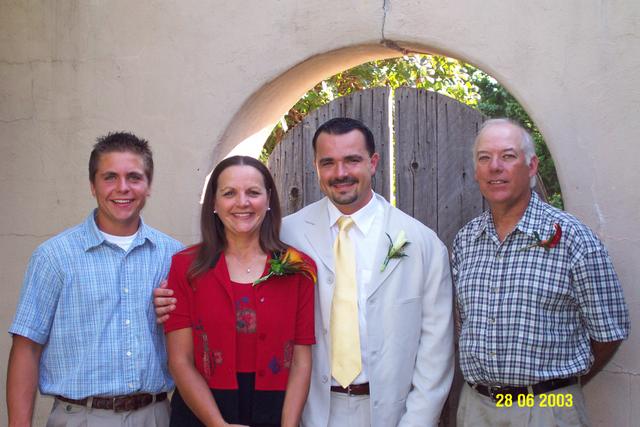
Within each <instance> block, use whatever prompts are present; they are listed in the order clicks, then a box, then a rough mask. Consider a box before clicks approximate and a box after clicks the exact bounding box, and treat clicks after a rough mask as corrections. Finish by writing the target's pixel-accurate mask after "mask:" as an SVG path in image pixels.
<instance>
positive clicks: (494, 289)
mask: <svg viewBox="0 0 640 427" xmlns="http://www.w3.org/2000/svg"><path fill="white" fill-rule="evenodd" d="M491 292H493V293H494V294H497V293H498V287H497V286H495V287H493V288H491Z"/></svg>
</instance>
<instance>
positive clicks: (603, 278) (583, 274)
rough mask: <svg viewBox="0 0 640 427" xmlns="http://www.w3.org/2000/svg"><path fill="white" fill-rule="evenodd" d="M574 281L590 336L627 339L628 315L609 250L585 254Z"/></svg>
mask: <svg viewBox="0 0 640 427" xmlns="http://www.w3.org/2000/svg"><path fill="white" fill-rule="evenodd" d="M572 279H573V283H574V289H575V292H576V297H577V300H578V303H579V305H580V312H581V315H582V317H583V320H584V323H585V325H586V328H587V331H588V333H589V337H590V338H591V339H593V340H594V341H599V342H609V341H618V340H623V339H626V338H627V336H628V334H629V312H628V309H627V306H626V304H625V301H624V296H623V293H622V287H621V286H620V283H619V281H618V277H617V275H616V273H615V270H614V269H613V265H612V264H611V260H610V259H609V256H608V254H607V251H606V249H604V248H602V249H600V250H597V251H592V252H589V253H587V254H585V256H584V257H583V258H582V259H581V260H580V261H579V262H577V263H576V264H575V265H574V266H573V268H572Z"/></svg>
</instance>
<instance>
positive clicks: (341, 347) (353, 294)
mask: <svg viewBox="0 0 640 427" xmlns="http://www.w3.org/2000/svg"><path fill="white" fill-rule="evenodd" d="M352 224H353V220H352V219H351V218H350V217H346V216H342V217H340V218H339V219H338V228H339V231H338V238H337V239H336V241H335V243H334V245H333V255H334V259H335V264H336V287H335V289H334V291H333V303H332V305H331V375H332V376H333V378H335V379H336V381H338V383H340V385H341V386H342V387H347V386H348V385H349V384H351V382H352V381H353V380H354V379H355V378H356V377H357V376H358V374H359V373H360V371H361V370H362V357H361V355H360V332H359V331H360V330H359V326H358V325H359V321H358V290H357V287H356V258H355V251H354V249H353V243H352V242H351V239H349V235H348V229H349V227H350V226H351V225H352Z"/></svg>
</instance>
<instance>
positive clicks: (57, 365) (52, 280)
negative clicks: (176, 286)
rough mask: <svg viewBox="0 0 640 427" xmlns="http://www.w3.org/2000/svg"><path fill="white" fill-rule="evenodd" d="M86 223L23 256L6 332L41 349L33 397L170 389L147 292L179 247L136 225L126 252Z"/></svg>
mask: <svg viewBox="0 0 640 427" xmlns="http://www.w3.org/2000/svg"><path fill="white" fill-rule="evenodd" d="M94 214H95V213H91V215H89V217H88V218H87V220H86V221H85V222H84V223H82V224H79V225H77V226H75V227H73V228H70V229H68V230H66V231H64V232H62V233H61V234H59V235H57V236H55V237H53V238H52V239H50V240H47V241H46V242H44V243H43V244H42V245H40V246H39V247H38V248H37V249H36V251H35V252H34V253H33V255H32V256H31V260H30V262H29V267H28V269H27V272H26V274H25V278H24V284H23V287H22V292H21V295H20V302H19V303H18V308H17V312H16V316H15V319H14V321H13V324H12V325H11V328H10V329H9V332H10V333H12V334H18V335H22V336H24V337H27V338H29V339H31V340H33V341H35V342H37V343H40V344H43V345H44V349H43V353H42V357H41V360H40V379H39V385H40V392H41V393H42V394H49V395H62V396H65V397H68V398H71V399H82V398H85V397H88V396H116V395H123V394H133V393H159V392H161V391H169V390H171V389H172V388H173V381H172V379H171V377H170V376H169V373H168V370H167V356H166V352H165V345H164V335H163V333H162V330H161V329H160V328H158V326H157V325H156V316H155V313H154V310H153V304H152V290H153V288H154V287H156V286H157V285H158V284H159V283H160V281H161V280H163V279H164V278H165V277H166V276H167V273H168V271H169V266H170V264H171V256H172V255H173V254H174V253H175V252H177V251H179V250H180V249H181V248H182V247H183V246H182V244H181V243H180V242H178V241H177V240H174V239H172V238H171V237H169V236H167V235H165V234H163V233H160V232H159V231H157V230H155V229H153V228H151V227H148V226H147V225H145V224H144V223H143V222H142V220H141V222H140V228H139V229H138V234H137V236H136V237H135V239H134V241H133V242H132V244H131V247H130V248H129V250H128V251H126V252H125V251H124V250H123V249H122V248H120V247H119V246H117V245H114V244H112V243H109V242H107V241H106V240H105V239H104V237H103V235H102V234H101V233H100V231H99V230H98V227H97V226H96V223H95V220H94Z"/></svg>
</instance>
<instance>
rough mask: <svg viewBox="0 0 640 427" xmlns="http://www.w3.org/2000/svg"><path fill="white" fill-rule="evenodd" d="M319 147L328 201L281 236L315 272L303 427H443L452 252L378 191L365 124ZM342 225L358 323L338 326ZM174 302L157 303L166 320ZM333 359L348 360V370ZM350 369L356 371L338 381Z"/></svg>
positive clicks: (321, 135) (325, 133) (323, 139)
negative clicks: (396, 248)
mask: <svg viewBox="0 0 640 427" xmlns="http://www.w3.org/2000/svg"><path fill="white" fill-rule="evenodd" d="M313 147H314V153H315V165H316V171H317V173H318V179H319V182H320V187H321V189H322V191H323V192H324V194H325V195H326V197H325V198H323V199H322V200H320V201H318V202H316V203H313V204H311V205H309V206H307V207H305V208H304V209H302V210H300V211H298V212H296V213H295V214H293V215H290V216H288V217H286V218H285V219H284V221H283V226H282V233H281V234H282V239H283V240H284V241H285V242H287V243H289V244H291V245H292V246H294V247H297V248H299V249H301V250H302V251H304V252H306V253H307V254H308V255H309V256H311V257H312V258H313V259H314V261H315V262H316V264H317V266H318V283H317V287H316V299H315V308H316V309H315V327H316V340H317V344H316V345H315V346H313V371H312V374H311V386H310V390H309V397H308V399H307V404H306V406H305V410H304V414H303V418H302V425H303V426H304V427H338V426H348V427H369V426H373V427H395V426H420V427H428V426H436V425H437V424H438V419H439V417H440V413H441V411H442V407H443V405H444V402H445V400H446V398H447V395H448V392H449V388H450V386H451V380H452V377H453V364H454V358H453V326H452V325H453V320H452V285H451V277H450V271H449V261H448V259H449V255H448V253H447V249H446V247H445V246H444V244H443V243H442V242H441V241H440V240H439V239H438V237H437V236H436V234H435V233H434V232H433V231H431V230H430V229H429V228H427V227H426V226H424V225H423V224H421V223H420V222H419V221H417V220H415V219H413V218H412V217H410V216H408V215H406V214H405V213H403V212H402V211H400V210H398V209H396V208H394V207H393V206H391V205H390V204H389V203H388V202H387V201H386V200H385V199H384V198H382V197H381V196H379V195H377V194H375V193H374V192H373V190H372V187H371V177H372V176H373V175H374V173H375V171H376V167H377V165H378V160H379V155H378V154H377V153H376V152H375V146H374V141H373V135H372V133H371V131H370V130H369V129H368V128H367V127H366V126H365V125H364V124H362V123H361V122H359V121H357V120H353V119H349V118H335V119H331V120H329V121H328V122H326V123H324V124H323V125H322V126H320V127H319V128H318V130H317V131H316V133H315V135H314V137H313ZM344 217H348V222H349V225H348V226H347V227H348V228H346V227H345V230H344V234H345V236H344V237H346V239H347V240H348V241H349V247H350V248H351V249H352V252H349V254H351V256H350V257H348V258H350V259H348V260H347V263H348V262H349V261H350V263H351V264H352V265H351V270H352V271H351V273H352V274H351V276H354V277H352V279H354V280H352V281H354V282H355V283H354V284H353V286H352V289H351V292H352V296H353V301H352V305H351V307H352V308H353V310H352V312H351V313H348V314H347V317H346V318H347V319H352V321H344V320H336V319H345V317H341V316H344V313H341V314H340V315H339V316H338V314H337V313H338V312H337V311H335V310H336V307H335V306H334V305H335V304H336V300H340V298H336V297H335V296H336V295H341V291H338V283H343V282H344V277H343V276H344V274H343V273H340V274H336V270H338V268H336V267H337V266H336V264H337V263H336V259H335V258H336V256H335V255H334V254H335V252H334V250H335V248H334V244H335V243H336V241H337V240H338V236H343V234H342V233H343V230H342V227H340V226H339V225H338V223H341V222H342V221H343V219H344ZM339 227H340V230H339ZM402 233H404V234H405V235H406V238H407V240H408V241H409V243H408V244H407V245H405V247H404V249H403V250H402V251H401V252H403V253H404V256H400V257H394V258H391V259H389V260H388V263H386V266H385V267H383V264H385V261H386V260H385V258H386V256H387V253H388V250H389V246H390V241H389V239H393V240H394V241H395V240H397V237H398V236H401V235H402ZM387 235H388V236H389V237H387ZM341 262H344V260H342V261H341ZM340 265H342V264H340ZM341 271H342V270H341ZM340 286H342V285H340ZM154 292H155V295H156V297H163V296H169V293H167V292H169V291H167V290H164V289H159V290H156V291H154ZM174 301H175V300H174V299H173V298H156V299H155V304H156V305H157V308H156V312H157V313H158V316H159V318H158V320H159V321H160V322H162V321H164V319H166V317H167V316H166V313H168V312H170V311H171V310H172V309H173V306H172V305H170V304H172V303H173V302H174ZM342 302H344V301H342ZM349 316H350V317H349ZM332 317H333V319H332ZM343 330H349V333H350V334H355V338H354V339H352V337H351V336H349V337H348V339H346V340H344V339H343V340H342V343H345V341H346V344H347V347H348V346H349V345H351V346H352V347H350V348H347V351H342V352H335V351H336V349H335V348H332V342H336V341H334V339H339V338H340V337H339V336H337V335H340V333H342V331H343ZM338 342H340V341H338ZM340 345H342V344H340ZM335 347H337V346H335ZM332 351H334V353H332ZM336 354H342V355H344V356H346V358H347V359H351V360H349V361H348V362H346V363H342V361H340V360H336V359H337V358H338V357H336ZM332 355H333V356H334V357H333V360H332ZM354 359H355V368H354V369H352V366H351V365H353V364H352V362H354ZM332 362H333V363H332ZM332 365H333V366H332ZM345 365H348V366H349V369H348V371H349V372H348V373H347V374H346V375H345V374H343V372H340V373H339V374H338V373H337V372H336V371H337V370H342V367H344V366H345ZM336 366H337V367H338V368H336ZM336 378H340V381H338V379H336ZM345 378H346V380H345Z"/></svg>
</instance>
